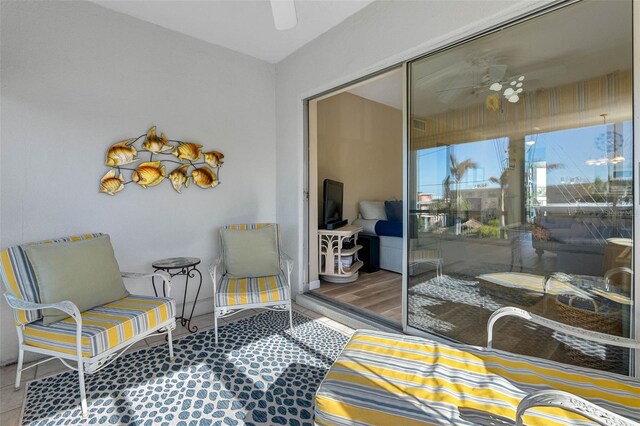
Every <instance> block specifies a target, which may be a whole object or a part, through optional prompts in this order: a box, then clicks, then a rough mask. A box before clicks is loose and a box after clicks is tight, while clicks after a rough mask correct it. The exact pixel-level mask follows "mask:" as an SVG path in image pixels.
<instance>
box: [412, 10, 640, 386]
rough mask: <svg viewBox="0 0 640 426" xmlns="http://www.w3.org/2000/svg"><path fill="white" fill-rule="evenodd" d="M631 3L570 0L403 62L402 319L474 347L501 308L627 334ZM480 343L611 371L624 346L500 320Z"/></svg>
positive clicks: (621, 368) (621, 366)
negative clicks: (405, 194) (404, 272)
mask: <svg viewBox="0 0 640 426" xmlns="http://www.w3.org/2000/svg"><path fill="white" fill-rule="evenodd" d="M632 63H633V60H632V11H631V1H615V2H580V3H577V4H573V5H570V6H566V7H564V8H562V9H560V10H556V11H553V12H551V13H547V14H543V15H541V16H538V17H534V18H531V19H529V20H527V21H525V22H522V23H519V24H517V25H514V26H511V27H507V28H504V29H502V30H500V31H495V32H493V33H490V34H488V35H485V36H483V37H479V38H476V39H474V40H472V41H469V42H467V43H464V44H460V45H458V46H455V47H452V48H450V49H447V50H444V51H441V52H439V53H436V54H433V55H429V56H427V57H424V58H421V59H418V60H415V61H413V62H411V63H409V65H408V68H409V70H408V71H409V72H408V74H409V92H410V93H409V113H408V114H409V120H408V121H409V125H408V130H409V131H408V134H409V149H408V176H407V179H408V181H407V188H408V192H409V194H408V195H409V197H408V222H407V223H408V232H407V233H408V235H407V237H408V238H407V241H406V242H405V243H406V244H407V247H408V251H407V253H408V256H407V262H408V265H407V269H406V270H407V271H408V276H407V290H408V293H407V294H406V295H405V296H406V298H407V299H406V302H407V303H406V305H407V312H406V314H407V325H408V327H409V328H410V329H416V330H422V331H425V332H429V333H437V334H440V335H442V336H444V337H447V338H451V339H454V340H457V341H460V342H464V343H468V344H474V345H483V344H484V343H485V341H486V322H487V319H488V318H489V316H490V315H491V313H492V312H494V311H495V310H496V309H499V308H501V307H504V306H515V307H520V308H523V309H526V310H528V311H531V312H535V313H537V314H540V315H543V316H546V317H549V318H552V319H554V320H557V321H560V322H563V323H566V324H570V325H574V326H578V327H582V328H585V329H589V330H595V331H600V332H605V333H609V334H614V335H621V336H629V334H630V326H631V321H632V314H633V297H634V290H635V289H634V278H633V261H632V259H633V256H632V250H633V238H634V235H633V217H634V205H633V191H634V180H633V164H634V161H633V156H634V152H633V151H634V150H633V122H632V117H633V116H632V77H633V76H632ZM495 342H496V347H497V348H500V349H504V350H508V351H513V352H518V353H523V354H528V355H533V356H539V357H544V358H549V359H553V360H557V361H561V362H566V363H572V364H579V365H584V366H589V367H594V368H599V369H604V370H609V371H616V372H621V373H626V372H628V368H629V354H628V352H627V351H623V350H617V349H613V348H609V347H604V346H602V345H598V344H591V343H587V342H585V341H581V340H579V339H574V338H569V337H566V336H564V335H562V334H558V333H554V332H553V331H551V330H549V329H543V328H539V327H533V326H532V325H530V324H525V323H523V322H521V321H519V320H508V319H505V320H502V321H501V322H500V323H498V325H497V328H496V338H495Z"/></svg>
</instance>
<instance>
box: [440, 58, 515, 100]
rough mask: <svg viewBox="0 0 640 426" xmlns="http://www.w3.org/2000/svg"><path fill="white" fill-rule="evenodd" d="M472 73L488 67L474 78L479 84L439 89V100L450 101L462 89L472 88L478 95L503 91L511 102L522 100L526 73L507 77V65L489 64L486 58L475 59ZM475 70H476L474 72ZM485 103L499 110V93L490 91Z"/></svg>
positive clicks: (475, 94) (476, 73)
mask: <svg viewBox="0 0 640 426" xmlns="http://www.w3.org/2000/svg"><path fill="white" fill-rule="evenodd" d="M471 66H472V68H476V70H472V71H471V73H472V74H475V75H476V76H477V75H478V72H477V69H481V70H482V69H486V72H484V73H483V74H482V75H481V76H480V78H478V77H474V78H473V79H474V80H476V81H478V80H479V83H478V84H475V85H467V86H461V87H451V88H447V89H441V90H438V94H439V95H438V100H439V101H440V102H442V103H450V102H451V101H453V100H454V98H455V97H456V96H457V94H458V93H460V91H462V90H465V91H467V90H469V89H471V94H472V95H474V96H478V95H479V94H481V93H483V92H502V96H503V97H504V99H506V100H507V101H509V102H511V103H516V102H518V101H519V100H520V94H521V93H522V92H523V91H524V80H525V76H524V75H516V76H513V77H510V78H505V75H506V73H507V66H506V65H504V64H490V65H489V64H488V61H487V60H486V59H482V60H476V61H473V62H472V64H471ZM473 71H475V72H473ZM485 105H486V107H487V109H489V110H492V111H497V110H498V108H500V99H499V96H498V94H497V93H489V94H488V95H487V97H486V99H485Z"/></svg>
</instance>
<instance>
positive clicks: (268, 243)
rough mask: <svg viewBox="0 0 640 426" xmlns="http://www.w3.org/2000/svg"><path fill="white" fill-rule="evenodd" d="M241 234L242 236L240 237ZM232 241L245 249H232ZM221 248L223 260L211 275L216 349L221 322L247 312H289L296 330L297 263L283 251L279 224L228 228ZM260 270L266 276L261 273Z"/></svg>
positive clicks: (224, 228) (258, 224) (223, 234)
mask: <svg viewBox="0 0 640 426" xmlns="http://www.w3.org/2000/svg"><path fill="white" fill-rule="evenodd" d="M238 232H242V234H237V233H238ZM269 233H272V234H273V237H272V238H271V239H269V238H270V236H269V235H265V234H269ZM237 237H239V238H237ZM232 239H234V240H242V241H243V243H244V245H242V244H240V245H235V246H233V247H232V245H231V241H232ZM225 241H226V243H225ZM239 247H240V248H239ZM220 248H221V250H220V252H221V254H220V257H218V258H217V259H216V260H215V261H214V262H213V263H212V264H211V265H210V266H209V273H210V274H211V279H212V280H213V301H214V302H213V303H214V327H215V343H216V345H217V344H218V319H219V318H223V317H226V316H230V315H233V314H235V313H238V312H240V311H243V310H246V309H253V308H266V309H271V310H284V311H289V325H290V327H291V329H292V330H293V318H292V313H291V292H290V283H291V271H292V270H293V261H292V260H291V258H289V256H287V255H286V254H284V253H283V252H282V251H281V250H280V229H279V227H278V225H277V224H275V223H252V224H236V225H227V226H225V227H223V228H222V229H221V230H220ZM243 248H244V250H243ZM262 249H264V250H263V251H265V252H267V253H266V254H265V255H264V256H263V253H262V252H259V253H257V254H256V253H255V250H262ZM252 250H253V253H252ZM270 256H271V257H272V262H271V263H272V264H271V265H270V264H269V261H268V258H269V257H270ZM264 258H267V260H265V259H264ZM260 268H262V270H264V271H265V272H261V269H260Z"/></svg>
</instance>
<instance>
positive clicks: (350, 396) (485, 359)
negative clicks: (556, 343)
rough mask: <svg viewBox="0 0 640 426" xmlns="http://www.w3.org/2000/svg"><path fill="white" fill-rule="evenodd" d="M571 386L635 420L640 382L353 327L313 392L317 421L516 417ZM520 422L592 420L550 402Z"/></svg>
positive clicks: (464, 421) (450, 421)
mask: <svg viewBox="0 0 640 426" xmlns="http://www.w3.org/2000/svg"><path fill="white" fill-rule="evenodd" d="M541 389H558V390H563V391H567V392H571V393H573V394H575V395H578V396H581V397H583V398H586V399H588V400H590V401H591V402H593V403H595V404H597V405H599V406H601V407H603V408H606V409H609V410H611V411H614V412H616V413H618V414H620V415H622V416H625V417H629V418H633V419H635V420H640V380H638V379H634V378H629V377H625V376H620V375H616V374H612V373H605V372H600V371H596V370H586V369H581V368H579V367H573V366H569V365H564V364H560V363H556V362H553V361H546V360H542V359H537V358H531V357H526V356H522V355H515V354H509V353H505V352H502V351H492V350H487V349H480V348H473V347H470V346H465V345H454V344H451V345H445V344H441V343H436V342H433V341H430V340H426V339H421V338H418V337H409V336H401V335H397V334H390V333H382V332H373V331H363V330H361V331H357V332H356V333H355V334H354V335H353V336H352V338H351V340H350V341H349V343H348V344H347V346H346V347H345V349H344V351H343V352H342V354H341V355H340V357H339V358H338V359H337V360H336V362H335V363H334V365H333V366H332V367H331V369H330V370H329V373H328V374H327V376H326V378H325V379H324V381H323V383H322V385H321V386H320V388H319V389H318V392H317V395H316V408H315V410H316V417H315V419H316V422H317V424H320V425H347V424H349V425H352V424H358V425H379V424H391V425H403V426H404V425H407V426H408V425H417V424H421V425H422V424H438V425H472V424H502V422H504V421H508V422H511V424H512V423H513V421H514V419H515V413H516V407H517V406H518V403H519V402H520V401H521V400H522V398H523V397H524V396H525V395H527V394H529V393H531V392H534V391H536V390H541ZM527 413H529V414H528V415H525V418H524V421H525V424H527V425H530V426H534V425H539V426H548V425H566V424H590V423H587V422H586V421H585V422H583V421H581V420H580V419H581V417H580V416H577V415H575V414H573V413H569V412H567V411H563V410H560V409H554V408H542V409H532V410H530V411H528V412H527Z"/></svg>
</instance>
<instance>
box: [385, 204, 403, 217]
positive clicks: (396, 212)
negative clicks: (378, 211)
mask: <svg viewBox="0 0 640 426" xmlns="http://www.w3.org/2000/svg"><path fill="white" fill-rule="evenodd" d="M384 212H385V213H386V214H387V220H388V221H389V222H402V201H385V202H384Z"/></svg>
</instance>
